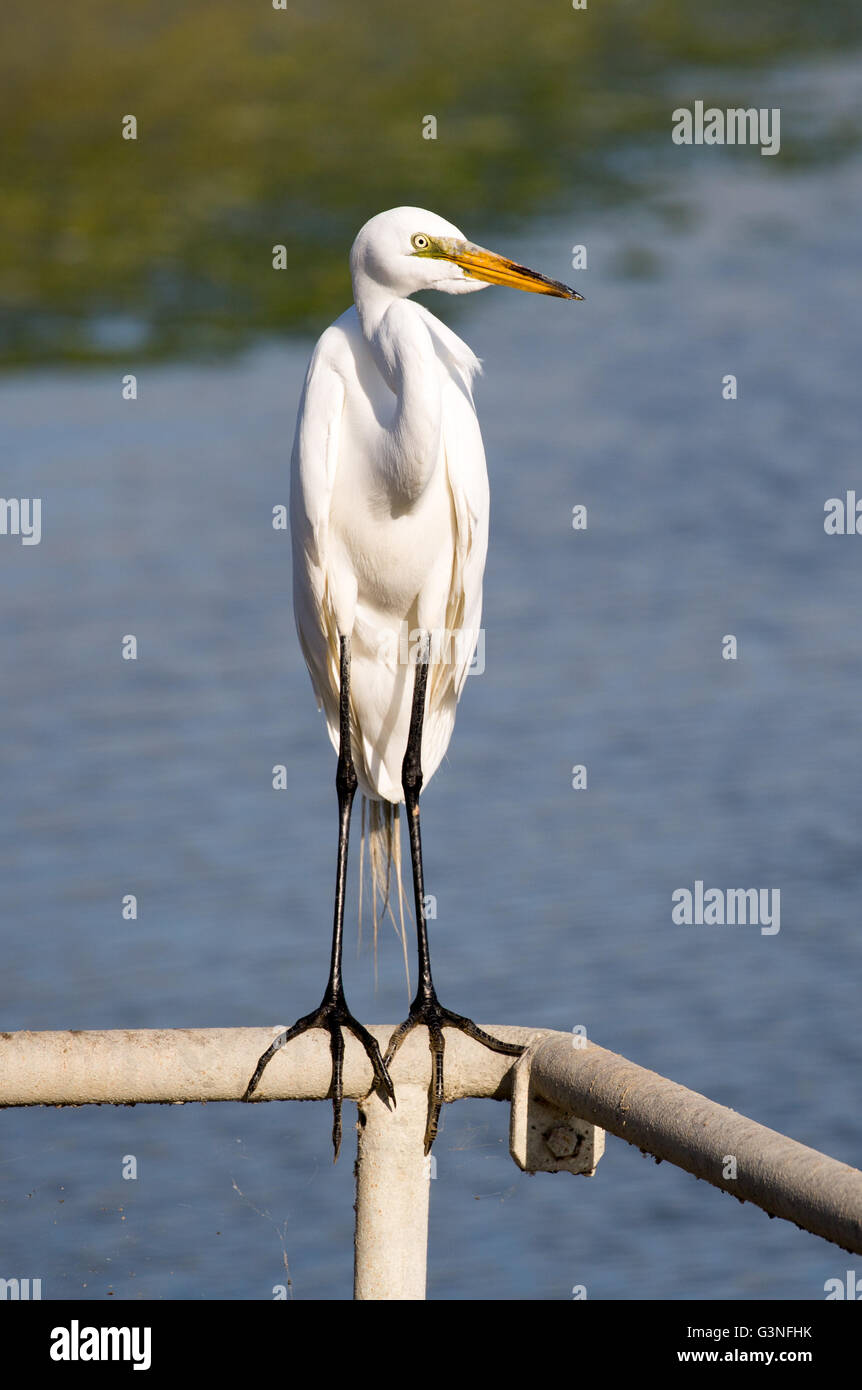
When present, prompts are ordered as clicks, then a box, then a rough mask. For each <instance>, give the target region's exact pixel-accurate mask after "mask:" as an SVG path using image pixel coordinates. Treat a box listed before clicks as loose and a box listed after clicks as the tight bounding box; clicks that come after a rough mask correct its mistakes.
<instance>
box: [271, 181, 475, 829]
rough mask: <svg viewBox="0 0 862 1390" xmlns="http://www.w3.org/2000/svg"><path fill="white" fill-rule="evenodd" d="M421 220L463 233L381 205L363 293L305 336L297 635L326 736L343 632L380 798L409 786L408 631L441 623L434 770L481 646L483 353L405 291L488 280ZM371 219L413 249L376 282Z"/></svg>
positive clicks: (430, 761)
mask: <svg viewBox="0 0 862 1390" xmlns="http://www.w3.org/2000/svg"><path fill="white" fill-rule="evenodd" d="M417 233H418V234H420V235H422V234H425V235H428V236H434V237H443V238H447V239H450V238H451V239H456V240H458V241H460V242H462V243H463V241H464V239H463V237H462V235H461V233H460V232H459V231H458V229H457V228H455V227H453V226H452V225H451V224H450V223H448V222H444V221H443V219H442V218H440V217H437V216H435V215H434V214H433V213H430V212H425V211H423V210H422V209H419V208H398V209H395V210H394V211H392V212H388V213H381V214H380V215H379V216H378V217H375V218H373V219H372V221H371V222H369V223H367V224H366V226H365V227H364V228H363V229H362V231H361V232H360V234H359V236H358V237H357V239H356V242H355V243H354V247H353V252H352V254H351V268H352V271H353V284H354V294H355V297H356V303H355V304H354V305H353V306H352V307H351V308H350V309H348V310H347V312H346V313H344V314H342V315H341V317H340V318H339V319H338V320H337V321H336V322H335V323H334V324H333V325H332V326H331V327H330V328H328V329H327V330H326V332H325V333H324V334H323V336H322V337H321V338H320V341H319V342H318V344H317V347H316V348H315V351H314V355H313V357H312V359H311V363H310V365H309V368H308V374H307V377H306V382H305V389H304V392H303V397H302V401H301V403H300V408H299V418H298V421H297V430H296V439H295V442H294V450H293V461H292V483H291V531H292V536H293V557H294V564H293V584H294V610H295V614H296V623H297V628H298V631H299V637H300V642H301V644H302V650H303V653H304V655H305V659H306V662H307V663H308V668H309V671H310V673H311V679H312V683H313V686H314V690H315V693H316V695H317V699H318V703H319V704H321V705H322V706H323V708H324V710H325V713H326V719H327V725H328V728H329V736H330V738H331V740H332V743H333V746H334V747H335V748H336V749H337V748H338V742H339V722H338V701H339V649H338V638H339V634H344V635H347V636H350V637H351V702H350V703H351V734H352V738H351V742H352V750H353V758H354V762H355V765H356V771H357V775H358V778H359V787H360V790H361V791H362V792H363V793H364V794H365V796H366V797H368V798H369V799H372V800H381V801H387V802H391V803H398V802H400V801H403V799H404V794H403V791H402V787H401V764H402V760H403V758H404V750H405V748H406V746H407V733H408V727H409V722H410V707H411V698H412V693H413V669H414V668H413V658H414V657H415V653H414V652H413V647H414V645H415V642H416V640H417V634H418V632H419V630H430V631H431V632H432V634H435V635H438V634H439V636H437V642H436V648H435V647H432V663H431V667H430V670H429V680H428V700H427V706H426V712H425V726H424V732H423V740H422V770H423V774H424V779H425V784H426V785H427V782H428V780H429V778H430V777H431V776H432V774H433V773H434V771H435V770H436V768H437V767H438V766H439V764H440V761H441V759H442V758H443V755H444V753H445V752H446V748H447V746H448V744H449V740H450V738H451V735H452V729H453V727H454V723H455V707H456V704H457V700H458V697H459V695H460V693H461V690H462V688H463V685H464V681H465V679H466V675H467V670H468V666H469V662H470V659H471V657H472V654H473V648H474V647H475V642H476V637H477V635H478V630H479V627H480V623H481V612H482V576H483V572H484V567H485V555H486V551H487V544H488V508H489V496H488V475H487V469H486V466H485V454H484V450H483V447H482V437H481V434H480V431H479V424H478V420H477V418H476V412H475V408H474V405H473V396H472V381H473V377H474V375H475V374H476V372H477V371H478V370H479V369H480V368H479V361H478V358H476V357H475V355H474V354H473V352H472V351H471V350H470V348H469V347H468V346H467V344H466V343H464V342H462V341H461V339H460V338H458V337H457V336H456V335H455V334H454V333H453V332H452V331H451V329H449V328H447V327H446V325H445V324H443V323H441V322H440V320H439V319H437V318H435V317H434V315H433V314H432V313H430V312H429V311H428V310H427V309H426V308H424V307H423V306H422V305H420V304H416V303H413V302H411V301H409V300H407V299H405V298H402V297H401V295H402V294H403V293H405V292H408V293H409V292H412V291H414V290H417V289H421V288H428V287H434V288H437V289H443V290H445V291H447V292H448V293H464V292H469V291H471V290H478V289H483V288H484V284H483V283H482V282H481V281H477V280H473V279H470V278H469V277H468V276H467V275H465V273H464V271H463V270H462V269H461V268H460V267H459V266H457V265H456V264H454V263H453V262H451V261H441V260H439V259H424V258H416V257H415V255H414V252H413V250H412V248H411V236H412V235H415V234H417ZM381 234H382V236H383V238H384V239H385V241H389V242H391V243H392V252H391V253H390V254H391V256H392V257H393V258H394V257H397V256H399V254H400V255H401V256H403V258H404V260H405V262H406V266H405V269H404V270H403V272H402V273H401V275H396V276H393V275H392V274H391V262H390V260H389V259H387V272H388V274H387V280H388V283H387V284H385V285H384V284H381V283H380V281H379V280H378V279H376V278H375V275H374V269H375V259H376V258H375V256H374V255H371V254H369V247H373V249H374V251H375V252H377V253H378V255H379V243H380V239H381ZM393 280H394V281H395V283H394V284H393ZM405 397H406V400H405ZM434 656H437V657H438V659H437V660H434V659H433V658H434ZM405 657H406V658H407V660H405Z"/></svg>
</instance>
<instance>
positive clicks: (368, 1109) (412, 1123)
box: [353, 1085, 431, 1302]
mask: <svg viewBox="0 0 862 1390" xmlns="http://www.w3.org/2000/svg"><path fill="white" fill-rule="evenodd" d="M427 1114H428V1091H427V1088H426V1087H424V1086H404V1085H399V1086H398V1104H397V1106H396V1107H395V1108H394V1109H388V1108H387V1106H386V1105H385V1104H384V1103H383V1101H382V1100H381V1099H380V1097H379V1096H377V1095H372V1096H369V1097H368V1099H367V1100H364V1101H360V1102H359V1141H358V1149H357V1164H356V1236H355V1241H354V1249H355V1261H354V1278H353V1297H354V1298H355V1299H357V1300H359V1301H363V1302H364V1301H367V1300H370V1299H374V1300H376V1301H378V1302H379V1301H386V1300H393V1299H401V1300H405V1299H411V1300H421V1299H424V1297H425V1268H426V1264H427V1259H428V1201H429V1190H430V1187H431V1182H430V1171H431V1163H430V1159H426V1158H425V1153H424V1149H425V1121H426V1117H427Z"/></svg>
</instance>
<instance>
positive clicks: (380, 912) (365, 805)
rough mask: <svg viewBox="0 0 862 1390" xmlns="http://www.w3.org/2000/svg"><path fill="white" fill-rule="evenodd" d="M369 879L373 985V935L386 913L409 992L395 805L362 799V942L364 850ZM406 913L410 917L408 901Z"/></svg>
mask: <svg viewBox="0 0 862 1390" xmlns="http://www.w3.org/2000/svg"><path fill="white" fill-rule="evenodd" d="M366 846H367V849H368V862H369V869H370V878H371V907H372V918H373V922H374V984H375V988H376V986H377V936H378V930H379V927H380V923H381V922H382V921H383V918H384V916H386V915H387V914H388V916H389V918H390V920H391V922H392V926H393V928H394V930H395V935H396V936H399V937H400V938H401V948H402V951H403V953H404V973H405V976H406V979H407V994H408V997H409V995H410V966H409V963H408V959H407V929H406V925H405V921H404V905H405V900H404V880H403V878H402V875H401V820H400V816H399V808H398V806H397V805H395V804H394V803H393V802H391V801H377V800H373V801H370V800H369V799H368V798H367V797H365V796H363V798H362V840H361V847H360V851H359V940H360V943H361V941H362V904H363V900H364V888H365V851H366ZM393 865H394V867H395V886H396V889H397V892H398V919H399V920H398V921H396V920H395V913H394V912H393V911H392V903H391V884H392V868H393ZM407 914H408V916H409V917H410V918H411V920H412V916H413V914H412V913H411V911H410V904H409V903H408V904H407Z"/></svg>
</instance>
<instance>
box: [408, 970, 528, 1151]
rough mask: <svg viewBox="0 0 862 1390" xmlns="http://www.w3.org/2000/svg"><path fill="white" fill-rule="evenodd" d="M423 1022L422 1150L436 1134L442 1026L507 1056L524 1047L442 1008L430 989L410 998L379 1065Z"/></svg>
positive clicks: (428, 1148)
mask: <svg viewBox="0 0 862 1390" xmlns="http://www.w3.org/2000/svg"><path fill="white" fill-rule="evenodd" d="M420 1024H424V1025H425V1027H426V1028H427V1029H428V1046H429V1048H430V1050H431V1060H432V1071H431V1085H430V1086H429V1088H428V1118H427V1121H426V1123H425V1153H426V1155H427V1154H429V1153H430V1152H431V1145H432V1144H433V1143H434V1140H435V1139H436V1138H437V1125H438V1122H439V1119H440V1111H441V1109H442V1107H443V1102H444V1093H443V1057H444V1054H445V1049H446V1044H445V1042H444V1040H443V1029H444V1028H457V1029H458V1031H459V1032H460V1033H465V1034H466V1036H467V1037H468V1038H472V1039H473V1041H474V1042H478V1043H481V1044H482V1046H483V1047H487V1048H489V1049H490V1050H491V1051H492V1052H502V1053H504V1054H505V1055H506V1056H507V1057H520V1056H521V1054H522V1053H523V1052H525V1051H526V1048H524V1047H523V1046H522V1045H521V1044H520V1043H507V1042H503V1041H502V1040H501V1039H500V1038H494V1037H492V1036H491V1034H490V1033H486V1032H485V1031H484V1030H483V1029H482V1028H479V1027H478V1026H477V1025H476V1024H475V1023H474V1022H473V1020H472V1019H470V1018H464V1017H463V1015H462V1014H456V1013H453V1012H452V1011H451V1009H444V1008H443V1006H442V1004H440V1003H439V1001H438V999H437V996H436V994H434V993H433V991H432V993H431V994H430V995H428V996H425V997H423V998H421V999H420V998H418V997H417V998H416V999H414V1001H413V1003H412V1004H411V1005H410V1013H409V1014H408V1016H407V1018H406V1019H405V1020H404V1022H403V1023H399V1025H398V1027H397V1028H396V1029H395V1032H394V1033H393V1034H392V1037H391V1038H390V1039H389V1046H388V1047H387V1049H386V1055H385V1057H384V1058H383V1065H384V1066H385V1067H387V1068H388V1067H389V1066H390V1065H391V1063H392V1059H393V1057H394V1056H395V1054H396V1052H397V1051H398V1049H399V1047H400V1046H401V1044H402V1043H403V1041H404V1039H405V1038H406V1037H407V1034H408V1033H411V1032H412V1031H413V1029H414V1028H418V1027H419V1026H420Z"/></svg>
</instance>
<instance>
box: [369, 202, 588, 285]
mask: <svg viewBox="0 0 862 1390" xmlns="http://www.w3.org/2000/svg"><path fill="white" fill-rule="evenodd" d="M350 270H351V274H352V276H353V284H354V289H355V290H356V289H357V287H358V285H359V284H361V283H362V281H363V280H372V281H373V282H374V283H375V284H376V285H379V286H380V287H381V288H383V289H386V290H389V291H391V292H393V293H394V294H397V295H399V296H402V297H405V296H407V295H411V294H415V293H416V292H417V290H442V291H443V292H444V294H470V293H471V292H472V291H473V290H483V289H485V287H486V286H487V285H512V286H514V287H515V288H516V289H519V290H531V291H532V292H533V293H534V294H550V295H555V296H556V297H557V298H558V299H582V298H583V295H580V294H578V292H577V290H573V289H570V288H569V286H568V285H563V284H561V283H560V281H559V280H549V279H548V277H547V276H545V275H540V274H539V272H538V271H537V270H529V269H528V268H527V266H524V265H518V264H517V262H516V261H511V260H509V259H508V257H506V256H500V255H498V254H497V253H496V252H495V251H487V250H486V249H485V248H484V247H483V246H474V245H473V243H472V242H471V241H468V240H467V238H466V237H465V236H464V233H463V232H460V231H459V230H458V228H457V227H453V225H452V223H451V222H446V221H445V220H444V219H443V218H442V217H438V216H437V214H436V213H434V212H428V211H426V209H425V208H390V210H389V211H388V212H379V213H378V214H377V216H376V217H372V218H371V220H370V221H369V222H366V223H365V226H364V227H363V228H362V229H361V231H360V232H359V234H358V235H357V237H356V240H355V241H354V243H353V246H352V248H351V251H350Z"/></svg>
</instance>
